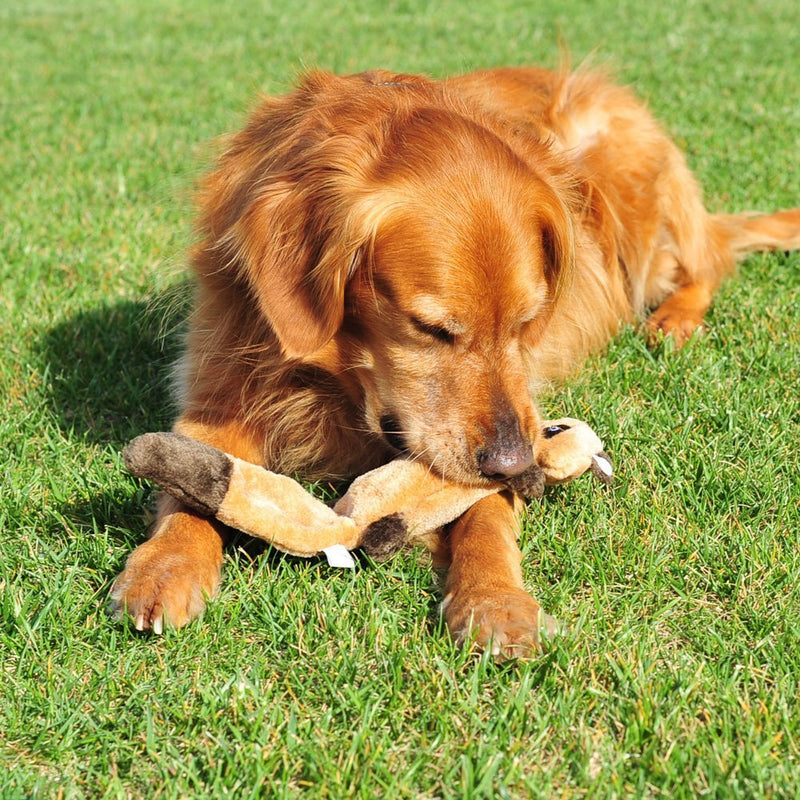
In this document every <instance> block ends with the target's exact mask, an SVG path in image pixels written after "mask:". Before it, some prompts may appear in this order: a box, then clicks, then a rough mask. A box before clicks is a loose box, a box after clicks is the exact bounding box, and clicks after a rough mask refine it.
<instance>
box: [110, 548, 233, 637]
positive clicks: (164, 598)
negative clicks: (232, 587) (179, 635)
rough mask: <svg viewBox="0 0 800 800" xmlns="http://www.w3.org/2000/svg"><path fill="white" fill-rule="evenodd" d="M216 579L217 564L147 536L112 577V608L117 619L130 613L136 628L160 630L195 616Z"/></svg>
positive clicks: (180, 623) (159, 631)
mask: <svg viewBox="0 0 800 800" xmlns="http://www.w3.org/2000/svg"><path fill="white" fill-rule="evenodd" d="M219 582H220V570H219V566H217V565H216V564H213V565H211V564H208V563H205V564H204V563H202V562H201V561H198V560H197V559H195V558H192V557H191V556H189V555H187V554H184V553H176V552H174V551H173V552H170V551H168V550H167V551H165V550H164V548H163V547H162V546H161V542H159V541H158V540H150V541H148V542H145V543H144V544H142V545H140V546H139V547H138V548H136V550H134V551H133V553H131V556H130V558H128V562H127V564H126V566H125V569H124V570H123V571H122V573H120V575H119V576H118V577H117V579H116V581H114V585H113V586H112V588H111V598H110V600H111V610H112V612H113V614H114V616H115V617H116V618H117V619H124V617H125V616H126V615H127V616H129V617H130V618H131V619H132V620H133V624H134V626H135V627H136V630H139V631H147V630H149V631H152V632H153V633H156V634H160V633H162V632H163V630H164V627H165V626H166V625H170V626H172V627H174V628H180V627H181V626H183V625H185V624H186V623H187V622H190V621H191V620H193V619H194V618H195V617H197V616H198V615H199V614H200V613H201V612H202V610H203V609H204V608H205V605H206V598H208V597H212V596H213V595H214V593H215V592H216V590H217V588H218V586H219Z"/></svg>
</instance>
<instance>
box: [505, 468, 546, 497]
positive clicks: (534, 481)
mask: <svg viewBox="0 0 800 800" xmlns="http://www.w3.org/2000/svg"><path fill="white" fill-rule="evenodd" d="M506 485H507V486H508V488H509V489H511V490H512V491H514V492H516V493H517V494H519V495H521V496H522V497H525V498H527V499H528V500H532V499H533V498H535V497H541V496H542V495H543V494H544V485H545V474H544V472H543V470H542V468H541V467H540V466H539V465H538V464H534V465H533V466H532V467H529V468H528V469H526V470H525V472H523V473H522V474H521V475H516V476H515V477H513V478H509V480H508V481H506Z"/></svg>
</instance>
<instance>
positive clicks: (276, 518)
mask: <svg viewBox="0 0 800 800" xmlns="http://www.w3.org/2000/svg"><path fill="white" fill-rule="evenodd" d="M123 458H124V460H125V465H126V466H127V467H128V469H129V470H130V471H131V472H132V473H133V474H134V475H138V476H139V477H142V478H149V479H151V480H154V481H156V483H158V484H159V485H160V486H161V487H162V488H163V489H164V490H165V491H167V492H169V493H170V494H172V495H173V496H174V497H177V498H178V499H179V500H181V501H182V502H184V503H186V505H188V506H190V507H191V508H194V509H196V510H197V511H199V512H200V513H202V514H207V515H209V516H213V517H216V518H217V519H218V520H219V521H220V522H222V523H224V524H225V525H230V526H231V527H233V528H236V529H237V530H240V531H242V532H243V533H247V534H249V535H251V536H256V537H258V538H261V539H265V540H266V541H269V542H274V543H275V545H276V546H277V547H278V548H279V549H281V550H283V551H284V552H286V553H290V554H291V555H298V556H310V555H314V554H316V553H318V552H320V551H321V550H324V549H325V548H326V547H330V546H331V545H334V544H342V545H344V546H345V547H347V549H348V550H350V549H353V548H355V547H357V546H358V544H359V541H360V534H361V528H358V527H357V526H356V523H355V522H354V521H353V520H352V519H350V518H349V517H343V516H340V515H339V514H337V513H336V512H335V511H334V510H333V509H332V508H329V507H328V506H326V505H325V504H324V503H322V502H321V501H319V500H317V499H316V498H314V497H312V496H311V495H310V494H309V493H308V492H307V491H306V490H305V489H304V488H303V487H302V486H301V485H300V484H299V483H297V481H294V480H292V479H291V478H289V477H287V476H286V475H278V474H277V473H274V472H270V471H269V470H266V469H264V468H263V467H259V466H256V465H255V464H251V463H250V462H248V461H243V460H241V459H238V458H234V457H233V456H230V455H228V454H227V453H223V452H222V451H221V450H218V449H217V448H215V447H211V446H210V445H207V444H205V443H203V442H199V441H197V440H196V439H190V438H188V437H186V436H181V435H180V434H177V433H146V434H144V435H143V436H139V437H138V438H136V439H134V440H133V441H132V442H131V443H130V444H129V445H128V447H127V448H126V449H125V452H124V454H123Z"/></svg>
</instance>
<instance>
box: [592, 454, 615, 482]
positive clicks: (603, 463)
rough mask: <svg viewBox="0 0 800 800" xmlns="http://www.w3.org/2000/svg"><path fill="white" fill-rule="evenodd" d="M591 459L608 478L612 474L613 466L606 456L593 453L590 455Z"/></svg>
mask: <svg viewBox="0 0 800 800" xmlns="http://www.w3.org/2000/svg"><path fill="white" fill-rule="evenodd" d="M592 461H594V463H595V464H597V466H598V467H599V469H600V471H601V472H602V473H603V474H604V475H608V477H609V478H610V477H611V476H612V475H613V474H614V468H613V467H612V466H611V462H610V461H609V460H608V459H607V458H604V457H603V456H600V455H594V456H592Z"/></svg>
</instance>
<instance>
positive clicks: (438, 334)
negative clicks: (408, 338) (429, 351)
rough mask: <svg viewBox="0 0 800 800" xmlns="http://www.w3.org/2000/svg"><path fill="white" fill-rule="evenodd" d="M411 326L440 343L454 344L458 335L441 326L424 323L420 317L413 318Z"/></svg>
mask: <svg viewBox="0 0 800 800" xmlns="http://www.w3.org/2000/svg"><path fill="white" fill-rule="evenodd" d="M411 324H412V325H413V326H414V327H415V328H416V329H417V330H418V331H419V332H420V333H424V334H426V335H427V336H432V337H433V338H434V339H436V340H437V341H439V342H444V343H445V344H453V342H455V340H456V335H455V334H454V333H453V332H452V331H449V330H447V328H443V327H442V326H441V325H431V324H430V323H429V322H423V321H422V320H421V319H419V318H418V317H411Z"/></svg>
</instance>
